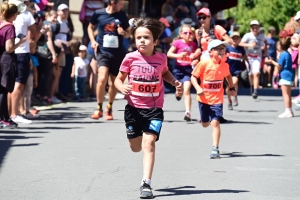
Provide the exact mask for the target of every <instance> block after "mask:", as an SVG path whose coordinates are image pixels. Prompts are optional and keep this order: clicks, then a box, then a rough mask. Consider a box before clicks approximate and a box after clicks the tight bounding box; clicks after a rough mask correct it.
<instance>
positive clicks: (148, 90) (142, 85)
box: [131, 80, 160, 97]
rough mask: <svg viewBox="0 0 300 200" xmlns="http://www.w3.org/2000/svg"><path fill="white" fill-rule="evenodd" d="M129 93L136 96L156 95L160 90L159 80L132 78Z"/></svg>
mask: <svg viewBox="0 0 300 200" xmlns="http://www.w3.org/2000/svg"><path fill="white" fill-rule="evenodd" d="M131 84H132V91H131V93H132V94H133V95H136V96H141V97H157V96H159V92H160V82H159V81H149V82H148V81H147V82H145V81H137V80H133V81H132V82H131Z"/></svg>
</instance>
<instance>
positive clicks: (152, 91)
mask: <svg viewBox="0 0 300 200" xmlns="http://www.w3.org/2000/svg"><path fill="white" fill-rule="evenodd" d="M167 70H168V65H167V57H166V55H165V54H162V53H155V54H154V55H153V56H143V55H141V54H140V52H139V51H134V52H132V53H128V54H127V55H126V56H125V58H124V60H123V62H122V64H121V67H120V71H121V72H126V73H128V84H130V85H132V86H133V89H132V91H131V92H130V93H129V94H128V95H125V99H126V100H127V101H128V104H129V105H131V106H133V107H135V108H153V107H155V108H162V107H163V104H164V83H163V80H162V73H163V72H164V71H167Z"/></svg>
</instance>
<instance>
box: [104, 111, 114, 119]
mask: <svg viewBox="0 0 300 200" xmlns="http://www.w3.org/2000/svg"><path fill="white" fill-rule="evenodd" d="M105 119H106V120H113V119H114V118H113V115H112V109H108V108H106V109H105Z"/></svg>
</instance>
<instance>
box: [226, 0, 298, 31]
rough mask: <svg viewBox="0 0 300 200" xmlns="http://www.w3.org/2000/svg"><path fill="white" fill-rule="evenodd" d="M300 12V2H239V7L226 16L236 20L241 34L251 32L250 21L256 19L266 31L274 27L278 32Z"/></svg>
mask: <svg viewBox="0 0 300 200" xmlns="http://www.w3.org/2000/svg"><path fill="white" fill-rule="evenodd" d="M298 11H300V0H239V1H238V6H237V7H234V8H231V9H228V10H227V11H226V16H227V17H234V18H235V20H236V23H237V24H239V25H240V26H241V27H240V29H239V32H240V33H241V34H245V33H247V32H249V27H250V21H252V20H255V19H256V20H258V21H259V23H260V24H261V26H262V27H264V28H265V29H268V28H269V27H270V26H274V27H275V28H276V30H277V32H278V30H282V29H283V27H284V25H285V23H286V22H288V21H290V20H291V18H292V17H293V16H295V15H296V13H297V12H298Z"/></svg>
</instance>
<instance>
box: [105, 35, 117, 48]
mask: <svg viewBox="0 0 300 200" xmlns="http://www.w3.org/2000/svg"><path fill="white" fill-rule="evenodd" d="M103 47H107V48H118V47H119V39H118V37H117V36H115V35H104V37H103Z"/></svg>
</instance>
